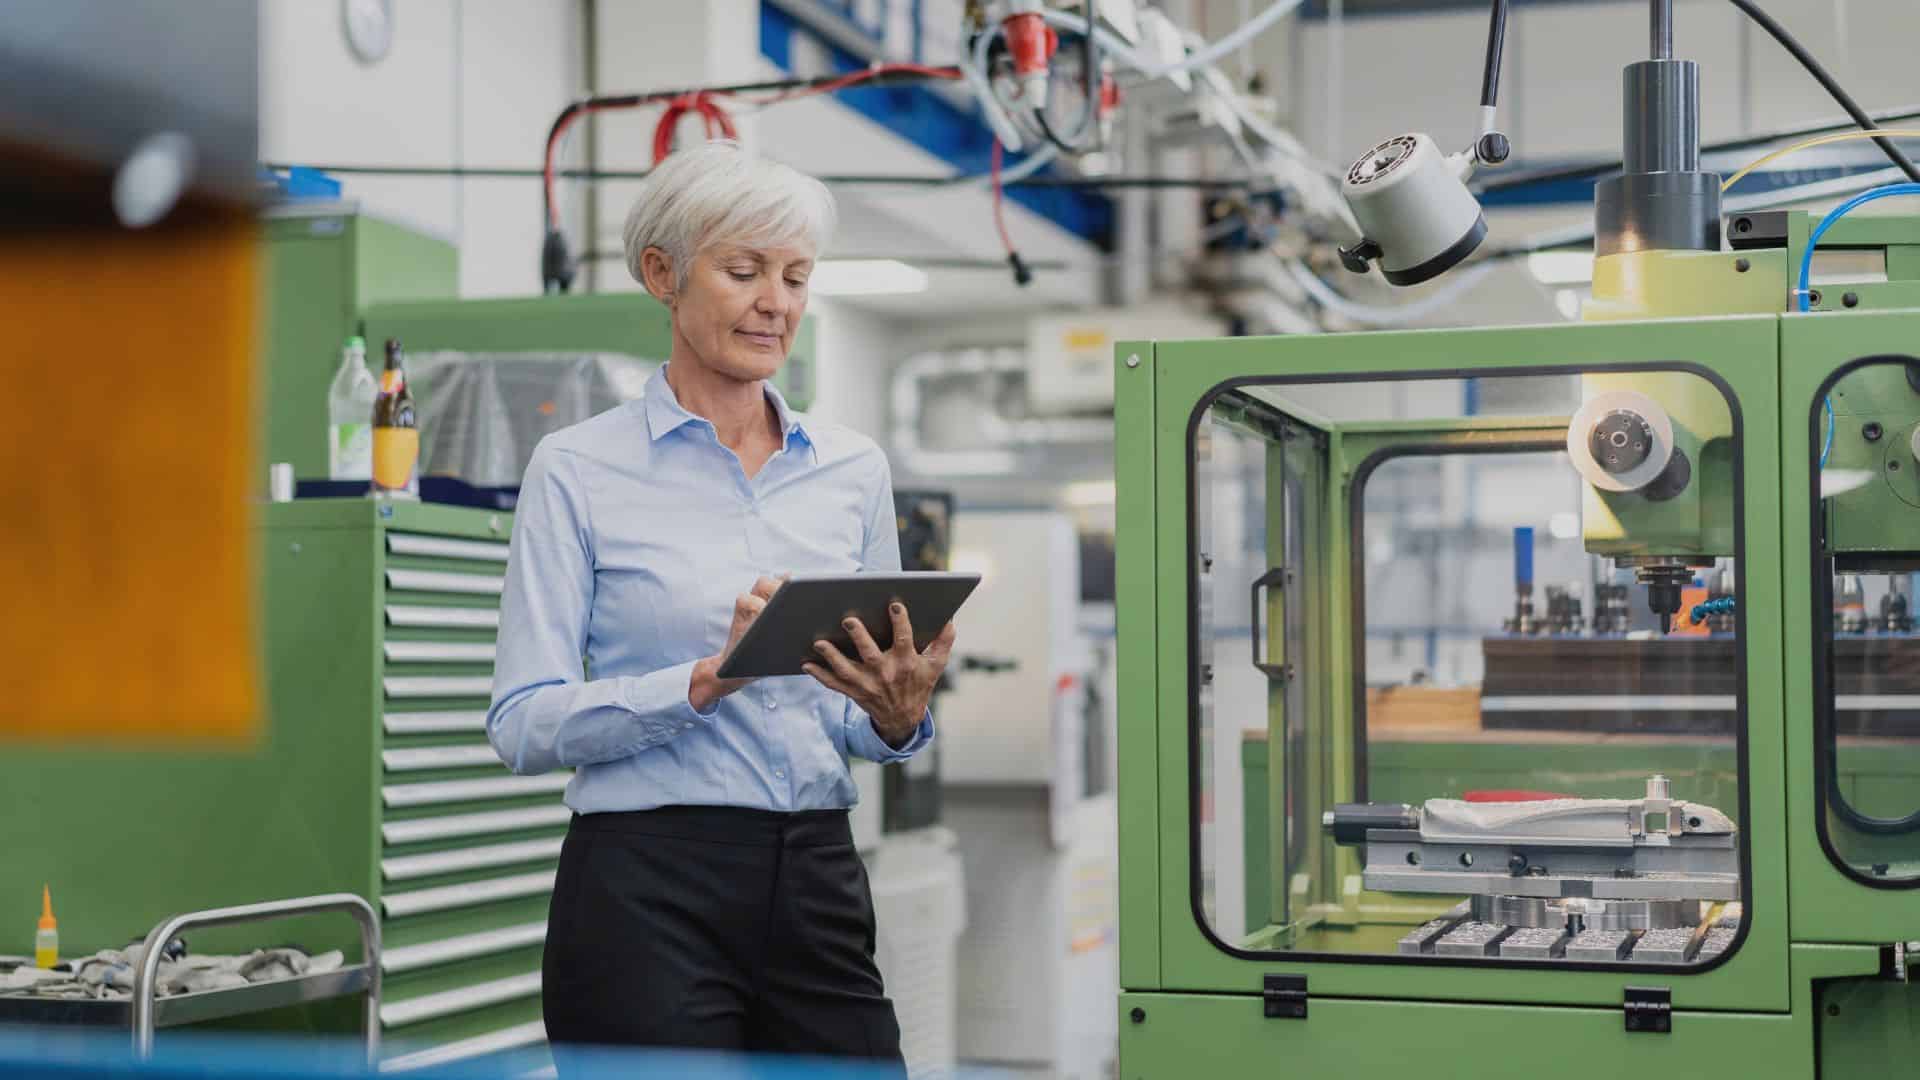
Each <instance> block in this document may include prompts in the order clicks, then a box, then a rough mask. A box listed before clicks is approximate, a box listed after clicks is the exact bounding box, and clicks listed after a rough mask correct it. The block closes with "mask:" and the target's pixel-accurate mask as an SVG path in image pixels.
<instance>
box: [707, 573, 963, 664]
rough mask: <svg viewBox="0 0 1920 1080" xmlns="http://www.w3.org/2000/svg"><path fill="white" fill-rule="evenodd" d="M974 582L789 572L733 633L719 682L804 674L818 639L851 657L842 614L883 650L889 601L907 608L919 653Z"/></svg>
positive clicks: (956, 577)
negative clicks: (743, 629) (756, 615)
mask: <svg viewBox="0 0 1920 1080" xmlns="http://www.w3.org/2000/svg"><path fill="white" fill-rule="evenodd" d="M978 584H980V575H979V574H955V573H930V572H923V573H913V574H906V573H901V574H804V575H803V574H795V575H794V576H793V577H791V578H788V579H787V581H786V583H785V584H783V585H781V586H780V588H779V589H778V590H777V591H776V592H774V594H773V599H771V600H768V601H767V606H766V607H765V608H763V609H761V612H760V617H759V618H757V619H755V620H753V625H751V626H749V627H747V632H746V633H744V634H742V635H740V642H739V644H737V645H735V646H734V649H733V653H732V655H730V656H728V657H727V658H726V660H725V661H723V662H722V663H721V665H720V672H719V674H720V677H721V678H723V679H758V678H765V677H767V676H771V675H803V674H805V672H803V671H801V670H800V665H801V664H804V663H808V662H809V661H818V660H820V654H819V653H817V652H815V651H814V649H813V643H814V642H816V641H823V640H824V641H831V642H833V644H834V645H835V646H837V647H838V648H839V649H840V651H841V652H843V653H845V654H846V655H848V656H850V657H856V658H857V657H858V655H859V654H858V653H856V652H855V651H854V648H853V638H852V637H851V636H850V635H849V634H848V633H847V632H846V630H845V629H843V628H842V627H841V625H840V623H841V621H842V620H844V619H846V618H847V617H848V616H852V617H854V618H857V619H859V620H860V621H861V622H862V623H864V624H866V627H867V633H869V634H871V635H873V640H874V642H875V643H876V644H878V645H879V646H880V647H881V648H882V649H890V648H892V647H893V616H892V615H890V614H888V613H887V607H888V605H890V604H892V603H893V602H894V601H895V600H898V601H900V602H901V603H902V604H905V605H907V618H908V619H910V620H912V621H913V647H914V648H915V649H925V648H926V647H927V643H928V642H931V641H932V640H933V639H934V638H936V637H938V636H939V635H940V631H941V629H942V628H944V627H945V626H946V625H947V623H949V622H952V621H953V614H954V612H956V611H959V610H960V604H961V603H962V602H963V601H965V600H966V598H967V596H968V595H969V594H971V593H972V592H973V588H974V586H976V585H978Z"/></svg>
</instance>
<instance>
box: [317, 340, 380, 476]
mask: <svg viewBox="0 0 1920 1080" xmlns="http://www.w3.org/2000/svg"><path fill="white" fill-rule="evenodd" d="M377 394H378V388H377V386H376V384H375V382H374V379H373V373H372V372H371V371H368V370H367V343H366V341H365V340H363V339H361V338H359V337H350V338H348V339H347V344H346V347H345V348H343V349H341V350H340V370H339V371H338V372H335V373H334V376H333V385H332V386H330V387H328V388H327V479H329V480H371V479H373V425H372V424H371V423H369V422H368V420H369V418H370V417H371V416H372V414H373V399H374V398H375V397H376V396H377Z"/></svg>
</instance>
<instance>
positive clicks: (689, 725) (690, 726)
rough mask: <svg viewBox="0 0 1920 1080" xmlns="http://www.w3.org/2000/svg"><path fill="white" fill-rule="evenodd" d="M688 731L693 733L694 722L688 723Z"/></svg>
mask: <svg viewBox="0 0 1920 1080" xmlns="http://www.w3.org/2000/svg"><path fill="white" fill-rule="evenodd" d="M687 730H688V731H692V730H693V722H692V721H688V722H687Z"/></svg>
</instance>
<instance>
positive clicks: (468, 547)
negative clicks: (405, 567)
mask: <svg viewBox="0 0 1920 1080" xmlns="http://www.w3.org/2000/svg"><path fill="white" fill-rule="evenodd" d="M387 550H388V551H391V552H393V553H394V554H395V555H431V556H437V557H439V558H442V559H474V560H478V561H480V562H498V563H503V562H506V561H507V552H508V551H509V550H510V549H509V548H508V547H507V545H505V544H496V543H491V542H489V541H486V540H454V539H451V538H449V537H444V536H419V535H416V534H413V533H395V532H390V533H388V534H387Z"/></svg>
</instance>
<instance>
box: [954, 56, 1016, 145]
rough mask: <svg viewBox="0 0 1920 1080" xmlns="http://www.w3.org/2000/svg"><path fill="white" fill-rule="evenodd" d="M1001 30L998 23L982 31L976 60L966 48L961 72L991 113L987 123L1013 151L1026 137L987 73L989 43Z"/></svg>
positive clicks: (985, 108)
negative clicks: (1022, 135)
mask: <svg viewBox="0 0 1920 1080" xmlns="http://www.w3.org/2000/svg"><path fill="white" fill-rule="evenodd" d="M999 33H1000V27H999V26H998V25H997V24H996V25H995V26H994V27H993V28H992V29H990V30H985V31H982V32H981V34H980V38H979V40H978V41H976V42H974V48H973V60H972V62H971V63H969V62H968V61H967V57H966V53H965V51H964V50H962V52H961V57H960V74H961V76H962V77H964V78H965V79H966V80H967V85H968V86H971V87H972V88H973V96H974V97H976V98H979V99H980V110H981V111H982V112H984V113H986V114H987V126H988V127H990V128H992V129H993V135H994V137H995V138H997V139H999V140H1000V145H1001V146H1003V147H1005V148H1006V149H1007V151H1008V152H1009V153H1017V152H1019V150H1020V148H1021V147H1022V146H1025V145H1026V141H1025V140H1024V139H1022V138H1021V137H1020V131H1019V129H1018V128H1015V127H1014V126H1013V118H1012V117H1011V116H1009V115H1007V112H1006V108H1005V106H1003V105H1002V104H1001V103H1000V98H999V96H998V95H996V94H995V93H994V92H993V80H991V79H989V78H988V77H987V46H989V45H991V44H992V43H993V39H994V37H995V36H996V35H998V34H999Z"/></svg>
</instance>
